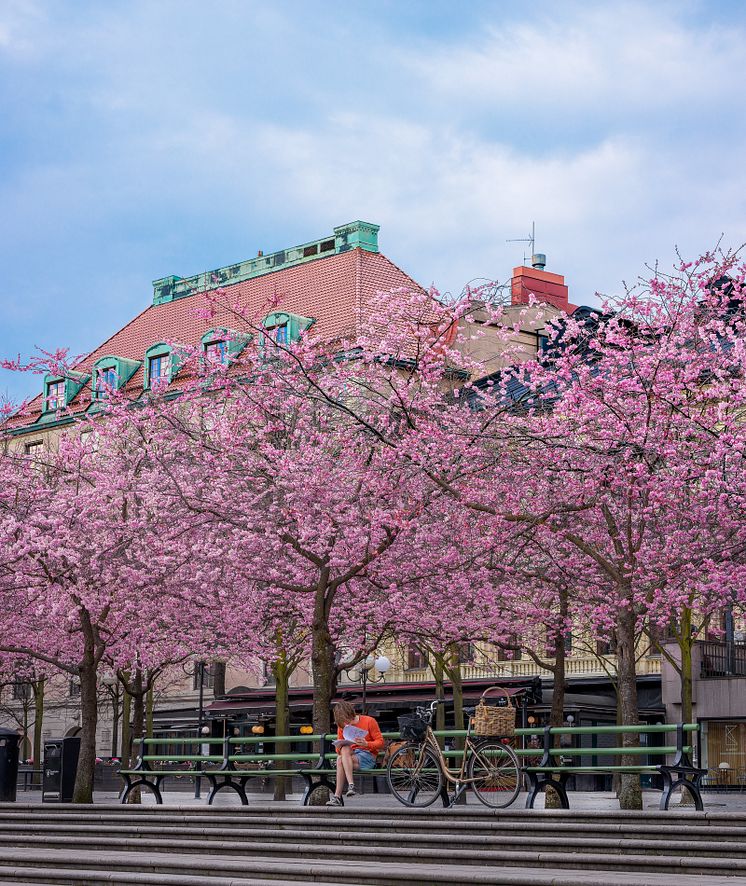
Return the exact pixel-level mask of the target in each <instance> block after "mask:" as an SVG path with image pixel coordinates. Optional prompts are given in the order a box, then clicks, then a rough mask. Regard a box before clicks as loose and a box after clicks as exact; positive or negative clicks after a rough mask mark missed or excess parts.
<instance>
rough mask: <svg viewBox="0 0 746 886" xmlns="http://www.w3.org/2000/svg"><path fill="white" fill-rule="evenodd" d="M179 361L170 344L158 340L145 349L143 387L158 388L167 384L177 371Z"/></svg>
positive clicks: (179, 364)
mask: <svg viewBox="0 0 746 886" xmlns="http://www.w3.org/2000/svg"><path fill="white" fill-rule="evenodd" d="M180 366H181V363H180V361H179V357H178V354H177V353H175V352H174V349H173V348H172V347H171V345H169V344H166V343H165V342H158V343H157V344H154V345H151V346H150V347H149V348H148V349H147V351H145V373H144V378H143V387H144V388H145V389H146V390H147V389H148V388H158V387H163V386H164V385H169V384H171V382H172V381H173V378H174V376H175V375H176V373H177V372H178V371H179V368H180Z"/></svg>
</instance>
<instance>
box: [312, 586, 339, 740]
mask: <svg viewBox="0 0 746 886" xmlns="http://www.w3.org/2000/svg"><path fill="white" fill-rule="evenodd" d="M325 591H326V585H325V583H324V581H323V579H320V580H319V589H318V590H317V592H316V601H315V605H314V614H313V627H312V646H311V671H312V674H313V729H314V732H316V733H317V734H319V735H324V734H326V733H327V732H329V729H330V725H331V705H332V695H333V692H334V676H335V674H334V666H335V660H334V658H335V652H336V650H335V648H334V643H333V642H332V638H331V634H330V633H329V622H328V619H327V613H326V593H325Z"/></svg>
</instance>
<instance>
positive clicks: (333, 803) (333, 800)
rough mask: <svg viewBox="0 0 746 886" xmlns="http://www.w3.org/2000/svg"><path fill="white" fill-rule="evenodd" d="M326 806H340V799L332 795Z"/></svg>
mask: <svg viewBox="0 0 746 886" xmlns="http://www.w3.org/2000/svg"><path fill="white" fill-rule="evenodd" d="M326 805H327V806H341V805H342V798H341V797H338V796H337V795H336V794H332V795H331V797H329V799H328V800H327V801H326Z"/></svg>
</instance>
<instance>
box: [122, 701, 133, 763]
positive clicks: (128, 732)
mask: <svg viewBox="0 0 746 886" xmlns="http://www.w3.org/2000/svg"><path fill="white" fill-rule="evenodd" d="M122 691H123V693H124V695H123V696H122V751H121V753H120V755H119V759H120V760H121V761H122V767H123V768H125V769H129V768H130V765H131V763H132V729H131V726H130V723H131V719H132V696H131V695H130V694H129V692H127V690H126V689H125V688H124V687H122Z"/></svg>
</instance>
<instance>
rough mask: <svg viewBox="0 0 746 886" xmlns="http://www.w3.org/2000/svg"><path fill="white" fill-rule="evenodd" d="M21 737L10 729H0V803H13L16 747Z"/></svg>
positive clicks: (16, 779)
mask: <svg viewBox="0 0 746 886" xmlns="http://www.w3.org/2000/svg"><path fill="white" fill-rule="evenodd" d="M20 740H21V736H20V735H19V734H18V733H17V732H13V730H12V729H0V802H2V803H14V802H15V799H16V785H17V784H18V745H19V743H20Z"/></svg>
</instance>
